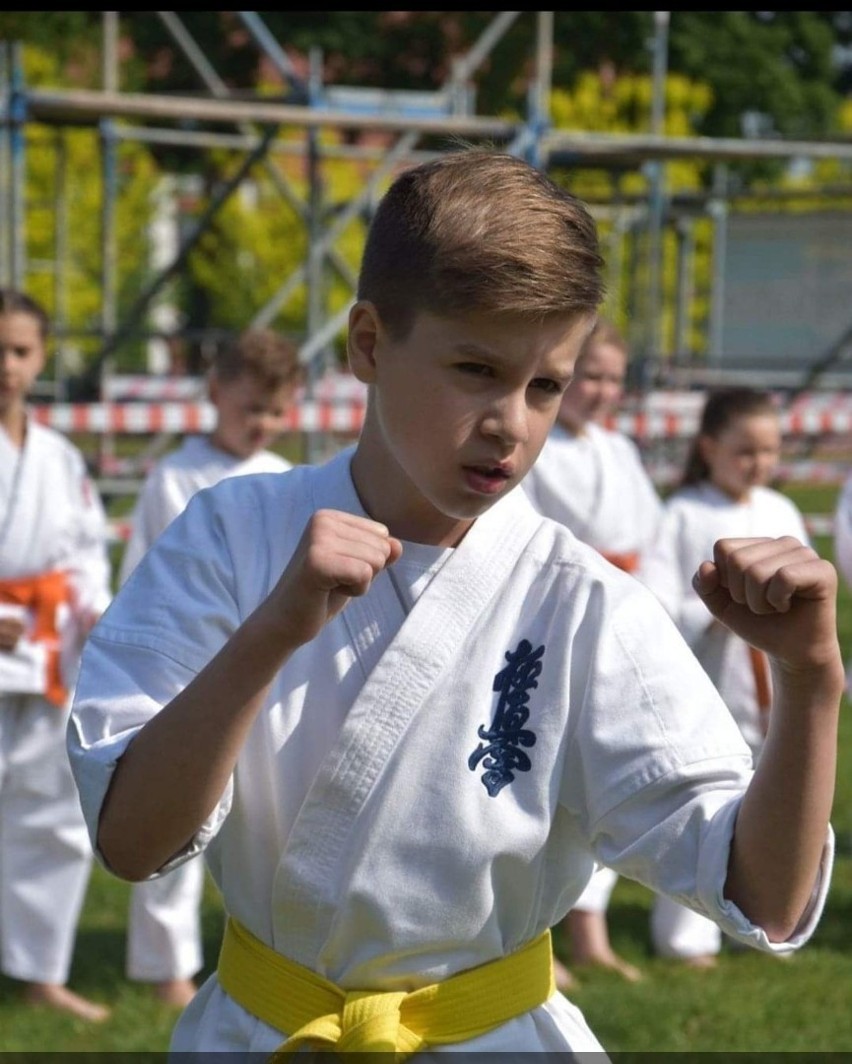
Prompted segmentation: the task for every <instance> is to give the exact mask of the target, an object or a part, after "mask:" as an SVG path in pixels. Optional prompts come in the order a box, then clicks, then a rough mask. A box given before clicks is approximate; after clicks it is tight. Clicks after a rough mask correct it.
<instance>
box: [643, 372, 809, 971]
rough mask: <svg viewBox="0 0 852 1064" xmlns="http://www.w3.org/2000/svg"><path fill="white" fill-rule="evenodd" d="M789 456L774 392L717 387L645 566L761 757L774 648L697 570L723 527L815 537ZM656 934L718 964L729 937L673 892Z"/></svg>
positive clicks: (694, 959)
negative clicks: (749, 630)
mask: <svg viewBox="0 0 852 1064" xmlns="http://www.w3.org/2000/svg"><path fill="white" fill-rule="evenodd" d="M780 457H781V422H780V418H779V415H778V409H777V407H776V405H775V403H774V401H773V399H772V396H771V395H770V394H768V393H766V392H763V391H759V390H755V389H751V388H738V387H734V388H723V389H719V390H717V391H714V392H711V393H710V394H709V395H708V397H707V399H706V402H705V405H704V408H703V411H702V415H701V422H700V425H699V428H698V432H697V434H696V436H695V439H694V440H693V441H692V444H691V447H690V451H689V454H688V457H687V460H686V466H685V470H684V475H683V478H682V481H681V484H680V486H679V487H678V489H677V490H675V491H674V492H673V493H672V494H671V495H670V496H669V497H668V499H667V500H666V505H665V516H664V519H663V522H662V524H661V526H660V529H659V532H658V534H657V536H656V538H655V540H654V544H653V546H651V547H650V548H649V550H648V551H647V552H646V553H645V554H644V555H643V558H642V564H641V565H640V568H639V577H640V579H641V580H642V581H643V582H644V583H645V584H647V586H648V587H650V588H651V590H652V591H653V592H654V593H655V594H656V595H657V597H658V598H659V599H660V601H661V602H662V603H663V605H664V606H665V607H666V609H667V610H668V611H669V613H670V614H671V616H672V617H673V618H674V621H675V623H676V624H677V626H678V628H679V629H680V631H681V632H682V633H683V636H684V638H685V640H686V642H687V643H688V644H689V645H690V647H691V648H692V650H693V651H694V653H695V655H696V656H697V658H698V660H699V661H700V662H701V664H702V665H703V666H704V668H705V670H706V671H707V673H708V675H709V676H710V679H711V680H712V681H713V682H714V684H715V685H716V687H717V689H718V690H719V693H720V694H721V695H722V698H723V700H724V702H725V704H726V705H727V707H728V709H729V710H730V712H731V713H732V715H733V717H734V720H735V721H736V722H737V724H738V725H739V728H740V731H741V732H742V734H743V738H744V739H745V740H746V742H747V743H748V745H749V748H750V749H751V752H752V756H753V757H754V760H755V762H756V761H757V759H758V756H759V755H760V752H761V750H762V749H763V745H764V742H765V740H766V735H767V729H768V725H769V721H768V714H769V707H770V705H771V701H772V690H771V681H770V673H769V665H768V662H767V660H766V655H765V654H764V653H763V652H762V651H760V650H757V649H755V648H754V647H751V646H749V645H748V643H747V642H745V641H744V640H743V639H741V638H739V637H738V636H737V635H735V634H734V633H733V632H731V631H730V630H729V629H728V628H726V627H725V626H724V624H722V623H721V622H720V621H719V620H717V619H716V618H715V617H714V616H713V614H712V613H710V612H709V611H708V609H707V607H706V605H705V604H704V602H703V601H702V598H701V596H700V595H699V594H698V593H697V592H696V590H695V588H694V587H693V585H692V574H693V573H694V572H695V569H696V567H697V565H698V564H699V563H700V562H701V560H702V559H703V558H706V557H708V554H711V553H712V550H713V544H714V543H715V542H716V540H718V539H721V538H722V537H723V536H737V537H746V538H750V537H755V536H774V537H779V536H794V537H795V538H796V539H797V540H799V541H800V542H802V543H804V544H809V542H810V541H809V537H808V533H807V530H806V528H805V522H804V518H803V517H802V515H801V513H800V512H799V510H798V508H797V507H796V505H795V503H794V502H793V501H792V500H791V499H789V498H788V497H787V496H786V495H782V494H781V493H780V492H779V491H776V490H775V489H774V488H771V487H769V482H770V481H771V479H772V477H773V475H774V473H775V470H776V468H777V466H778V461H779V459H780ZM651 937H652V940H653V943H654V947H655V949H656V951H657V952H658V953H659V954H660V955H662V956H664V957H676V958H680V959H683V960H685V961H686V962H687V963H689V964H690V965H692V966H694V967H711V966H712V965H714V964H715V963H716V955H717V954H718V953H719V950H720V948H721V943H722V936H721V932H720V930H719V927H718V925H717V924H715V923H713V922H712V921H710V920H707V919H705V918H704V917H702V916H700V915H699V914H697V913H695V912H693V911H692V910H691V909H688V908H686V907H685V906H682V905H678V904H677V902H675V901H673V900H672V899H671V898H667V897H664V896H663V897H659V898H658V899H657V900H656V901H655V904H654V907H653V911H652V918H651Z"/></svg>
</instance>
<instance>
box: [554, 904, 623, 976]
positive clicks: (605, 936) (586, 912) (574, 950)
mask: <svg viewBox="0 0 852 1064" xmlns="http://www.w3.org/2000/svg"><path fill="white" fill-rule="evenodd" d="M566 924H567V929H568V935H569V938H570V950H571V964H572V966H573V967H575V968H579V967H597V968H609V969H610V970H611V971H614V972H617V973H618V974H619V975H620V976H621V977H622V978H623V979H626V980H627V981H628V982H629V983H638V982H639V980H640V979H641V978H642V973H641V972H640V971H639V969H638V968H636V967H635V966H634V965H632V964H630V963H629V962H628V961H626V960H625V959H624V958H623V957H619V955H618V954H617V953H616V952H615V950H614V949H613V948H612V946H611V944H610V941H609V930H608V928H607V922H606V913H602V912H598V911H596V910H590V909H572V910H571V912H569V913H568V916H567V917H566Z"/></svg>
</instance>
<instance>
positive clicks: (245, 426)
mask: <svg viewBox="0 0 852 1064" xmlns="http://www.w3.org/2000/svg"><path fill="white" fill-rule="evenodd" d="M210 402H211V403H213V405H214V406H215V407H216V428H215V429H214V430H213V433H212V435H211V437H210V438H211V441H212V442H213V443H214V444H215V446H216V447H218V448H219V449H220V450H222V451H226V452H227V453H228V454H232V455H235V456H236V457H237V458H251V456H252V455H253V454H257V453H258V452H259V451H262V450H265V449H266V448H267V447H269V445H270V444H271V443H272V442H273V440H275V439H276V437H278V436H280V434H281V433H282V431H283V430H284V418H285V416H286V415H287V412H288V410H289V409H290V407H291V406H292V405H293V386H292V385H290V384H285V385H281V387H279V388H276V389H274V390H270V389H269V387H268V386H267V385H265V384H264V383H263V381H260V380H258V379H256V378H255V377H253V376H252V375H251V374H249V373H243V374H242V375H241V376H239V377H236V378H234V379H233V380H229V381H222V380H219V379H218V378H217V377H216V375H215V374H213V376H212V377H211V378H210Z"/></svg>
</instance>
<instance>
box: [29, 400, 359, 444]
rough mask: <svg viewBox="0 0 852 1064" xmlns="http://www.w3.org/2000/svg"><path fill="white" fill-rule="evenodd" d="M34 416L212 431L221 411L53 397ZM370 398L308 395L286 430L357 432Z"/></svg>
mask: <svg viewBox="0 0 852 1064" xmlns="http://www.w3.org/2000/svg"><path fill="white" fill-rule="evenodd" d="M32 413H33V417H34V418H35V420H36V421H38V422H40V423H41V424H42V425H49V426H50V427H51V428H54V429H57V430H58V431H59V432H64V433H74V432H94V433H98V434H102V433H116V434H126V435H134V434H136V435H144V434H150V433H159V432H167V433H171V432H174V433H180V434H186V433H203V432H210V431H212V429H213V427H214V426H215V423H216V411H215V408H214V407H213V405H212V404H211V403H208V402H203V403H51V404H42V405H37V406H35V407H33V411H32ZM363 420H364V404H363V403H360V402H350V403H337V402H318V401H316V400H313V399H311V400H305V401H304V402H302V403H299V404H297V405H296V406H294V407H293V408H292V409H291V410H290V412H289V413H288V415H287V417H286V418H285V419H284V431H285V432H342V433H357V432H358V431H359V429H360V428H361V424H362V422H363Z"/></svg>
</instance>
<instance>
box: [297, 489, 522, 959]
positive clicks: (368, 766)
mask: <svg viewBox="0 0 852 1064" xmlns="http://www.w3.org/2000/svg"><path fill="white" fill-rule="evenodd" d="M316 501H317V502H318V503H320V504H322V500H321V499H320V498H317V500H316ZM338 507H339V503H338ZM541 521H542V518H541V517H540V515H538V514H537V513H536V512H535V510H534V509H533V507H532V506H531V504H530V503H529V501H528V500H527V498H526V496H525V494H524V493H523V491H522V490H521V489H520V488H517V489H515V490H514V491H513V492H511V493H510V494H509V495H508V496H507V497H506V498H505V499H503V500H501V501H500V502H499V503H497V504H496V505H495V506H494V507H493V508H492V509H491V510H489V511H488V512H487V513H486V514H484V515H483V516H482V517H480V518H479V519H478V520H477V521H476V523H475V524H474V525H473V527H472V528H471V530H470V531H469V532H468V534H467V535H466V536H465V538H464V540H463V541H462V543H461V544H460V545H459V547H457V548H456V550H455V552H454V554H453V556H452V557H451V558H450V559H449V560H448V561H447V562H446V563H445V564H444V566H443V567H442V569H441V570H440V572H439V573H438V574H437V576H436V577H435V578H434V579H433V581H432V582H431V584H430V585H429V587H428V588H427V589H426V591H425V592H424V593H423V594H422V596H421V597H420V598H419V599H418V601H417V604H416V606H415V608H414V609H413V610H412V612H411V613H410V614H409V616H408V617H407V618H406V620H405V621H404V623H403V625H402V627H401V629H400V630H399V632H398V634H397V636H396V638H395V639H394V640H393V641H392V643H391V645H390V646H389V647H388V649H387V650H386V652H385V653H384V655H383V656H382V658H381V660H380V661H379V663H378V664H377V665H376V667H375V668H374V669H373V671H372V673H371V674H370V676H369V678H368V679H367V681H366V683H365V685H364V687H363V688H362V691H361V694H360V695H359V697H358V698H357V699H356V701H355V704H354V705H353V706H352V709H351V710H350V712H349V714H348V715H347V718H346V722H345V724H344V726H343V728H342V730H341V732H340V734H339V736H338V739H337V742H336V743H335V744H334V746H333V747H332V749H331V750H330V752H329V754H328V756H327V757H326V758H325V760H324V761H323V763H322V765H321V766H320V770H319V772H318V773H317V776H316V779H315V780H314V782H313V784H312V785H311V788H310V790H309V791H308V794H307V796H306V798H305V801H304V804H303V805H302V808H301V810H300V812H299V816H298V817H297V819H296V822H295V824H294V826H293V830H292V832H291V835H290V841H289V845H288V847H287V850H286V852H285V854H284V855H283V857H282V861H281V864H280V865H279V872H278V874H279V876H283V877H285V879H286V897H287V921H286V923H287V926H286V930H284V929H282V931H283V933H284V934H285V935H286V942H287V950H286V952H287V954H288V956H290V957H292V958H293V959H294V960H297V961H299V962H300V963H302V964H306V965H308V966H311V965H313V964H315V958H316V954H317V951H318V950H319V949H320V948H321V946H322V943H323V941H324V939H325V937H326V934H327V930H328V927H329V925H330V922H331V919H332V918H333V911H334V899H335V893H336V890H337V889H338V885H339V876H338V873H337V867H336V866H337V865H338V863H339V862H340V861H341V859H342V858H343V857H344V856H345V851H346V843H347V838H348V836H349V834H350V831H351V828H352V825H353V823H354V821H355V818H356V817H357V816H358V814H359V812H360V811H361V809H362V808H363V806H364V803H365V802H366V801H367V799H368V797H369V795H370V793H371V791H372V789H373V787H374V785H375V783H376V781H377V779H378V777H379V775H380V773H381V772H382V769H383V767H384V765H385V764H386V763H387V761H388V758H389V757H390V755H391V753H392V752H393V749H394V747H395V746H396V744H397V742H398V741H399V739H400V738H401V736H402V735H403V734H404V733H405V730H406V727H407V725H408V723H409V722H410V720H411V719H412V718H413V716H414V715H415V714H416V712H417V710H418V708H419V707H420V706H421V705H422V703H423V701H424V699H425V698H426V696H427V695H428V694H429V693H430V691H431V690H432V689H433V687H434V686H435V684H436V683H437V682H438V681H439V679H440V678H441V676H442V674H443V673H444V672H445V671H446V669H447V667H448V665H449V664H450V662H451V661H452V660H453V658H454V656H455V655H457V654H458V650H459V647H461V646H462V645H463V644H464V642H465V639H466V637H467V635H468V633H469V631H470V629H471V627H472V626H473V624H474V623H475V622H476V620H477V618H478V617H479V615H480V614H481V613H482V611H483V610H484V609H485V608H486V607H487V606H488V604H489V602H491V600H492V599H493V597H494V595H495V594H496V593H497V592H498V591H499V590H500V589H501V587H502V586H503V583H504V581H505V579H506V578H507V577H508V575H509V573H510V572H511V570H512V568H513V567H514V565H515V564H516V562H517V559H518V558H519V556H520V555H521V554H522V552H523V550H524V548H525V547H526V545H527V544H528V543H529V541H530V539H531V537H532V535H533V534H534V532H535V531H536V529H537V528H538V527H539V526H540V524H541ZM348 608H349V607H348V606H347V609H348Z"/></svg>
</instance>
